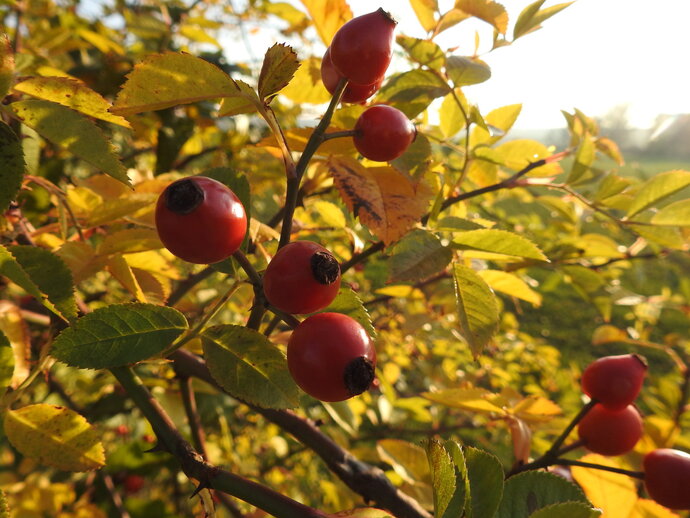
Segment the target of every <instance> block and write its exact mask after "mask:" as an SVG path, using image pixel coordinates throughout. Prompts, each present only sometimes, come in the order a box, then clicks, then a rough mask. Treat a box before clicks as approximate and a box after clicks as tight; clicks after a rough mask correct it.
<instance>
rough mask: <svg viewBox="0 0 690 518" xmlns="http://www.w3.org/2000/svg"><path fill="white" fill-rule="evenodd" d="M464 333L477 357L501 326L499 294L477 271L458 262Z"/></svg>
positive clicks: (456, 277)
mask: <svg viewBox="0 0 690 518" xmlns="http://www.w3.org/2000/svg"><path fill="white" fill-rule="evenodd" d="M453 278H454V280H455V297H456V301H457V306H458V314H459V317H460V319H459V320H460V322H459V323H460V334H462V336H463V338H464V339H465V340H467V343H468V344H469V346H470V349H471V350H472V354H473V355H474V356H477V355H479V353H481V351H482V350H483V349H484V347H485V346H486V345H487V344H488V343H489V340H491V337H492V336H493V335H494V333H495V332H496V330H497V329H498V321H499V317H498V305H497V304H496V297H495V296H494V294H493V293H492V292H491V289H490V288H489V287H488V286H487V285H486V283H485V282H484V280H483V279H482V278H481V277H480V276H479V275H477V273H476V272H475V271H474V270H472V269H471V268H468V267H467V266H464V265H462V264H459V263H456V264H455V265H454V266H453Z"/></svg>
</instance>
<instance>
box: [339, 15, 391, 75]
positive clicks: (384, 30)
mask: <svg viewBox="0 0 690 518" xmlns="http://www.w3.org/2000/svg"><path fill="white" fill-rule="evenodd" d="M396 25H397V22H396V21H395V20H393V18H391V16H390V15H389V14H388V13H387V12H386V11H384V10H383V9H378V10H377V11H374V12H373V13H369V14H364V15H362V16H357V17H356V18H353V19H352V20H350V21H349V22H347V23H346V24H345V25H343V26H342V27H341V28H340V29H338V31H337V32H336V33H335V35H334V36H333V41H331V60H332V61H333V66H335V68H336V70H337V71H338V72H339V73H340V75H341V76H344V77H346V78H347V79H348V81H352V82H353V83H355V84H358V85H370V84H372V83H375V82H376V81H378V80H380V79H381V78H382V77H383V76H384V75H385V73H386V69H387V68H388V65H389V64H390V62H391V58H392V57H393V43H394V41H395V37H394V33H395V26H396Z"/></svg>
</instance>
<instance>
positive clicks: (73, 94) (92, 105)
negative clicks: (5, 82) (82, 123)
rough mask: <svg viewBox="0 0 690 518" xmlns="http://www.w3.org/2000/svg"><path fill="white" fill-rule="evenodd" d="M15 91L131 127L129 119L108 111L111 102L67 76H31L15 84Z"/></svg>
mask: <svg viewBox="0 0 690 518" xmlns="http://www.w3.org/2000/svg"><path fill="white" fill-rule="evenodd" d="M14 89H15V91H17V92H22V93H25V94H28V95H31V96H33V97H38V98H39V99H44V100H46V101H52V102H54V103H58V104H61V105H63V106H67V107H68V108H71V109H73V110H75V111H78V112H80V113H83V114H84V115H88V116H89V117H94V118H96V119H100V120H104V121H106V122H111V123H113V124H117V125H118V126H124V127H125V128H130V127H131V126H130V124H129V122H127V119H125V118H123V117H120V116H119V115H113V114H112V113H110V112H109V111H108V109H109V108H110V103H109V102H108V101H107V100H106V99H104V98H103V97H102V96H101V95H100V94H99V93H97V92H95V91H93V90H91V88H89V87H88V86H87V85H85V84H84V83H82V82H81V81H75V80H73V79H69V78H67V77H31V78H29V79H27V80H25V81H22V82H21V83H19V84H17V85H15V86H14Z"/></svg>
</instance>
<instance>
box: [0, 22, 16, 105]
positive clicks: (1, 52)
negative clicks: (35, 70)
mask: <svg viewBox="0 0 690 518" xmlns="http://www.w3.org/2000/svg"><path fill="white" fill-rule="evenodd" d="M13 77H14V53H13V51H12V44H11V43H10V38H9V36H7V34H3V35H2V36H0V99H2V98H3V97H5V96H6V95H7V92H9V91H10V86H11V85H12V79H13Z"/></svg>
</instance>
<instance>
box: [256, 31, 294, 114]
mask: <svg viewBox="0 0 690 518" xmlns="http://www.w3.org/2000/svg"><path fill="white" fill-rule="evenodd" d="M299 66H300V64H299V61H297V54H295V51H294V50H292V47H289V46H287V45H285V44H283V43H276V44H274V45H273V46H272V47H271V48H269V49H268V50H267V51H266V55H265V56H264V62H263V65H262V66H261V73H260V75H259V97H260V98H261V99H263V100H264V101H268V100H269V99H270V98H271V97H273V96H274V95H275V94H277V93H278V92H279V91H280V90H282V89H283V88H285V86H287V84H288V83H289V82H290V80H291V79H292V76H293V75H294V74H295V71H296V70H297V69H298V68H299Z"/></svg>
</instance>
